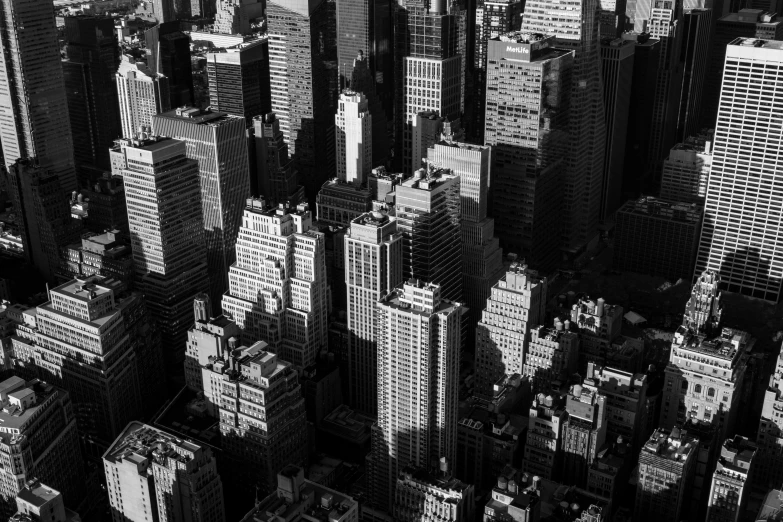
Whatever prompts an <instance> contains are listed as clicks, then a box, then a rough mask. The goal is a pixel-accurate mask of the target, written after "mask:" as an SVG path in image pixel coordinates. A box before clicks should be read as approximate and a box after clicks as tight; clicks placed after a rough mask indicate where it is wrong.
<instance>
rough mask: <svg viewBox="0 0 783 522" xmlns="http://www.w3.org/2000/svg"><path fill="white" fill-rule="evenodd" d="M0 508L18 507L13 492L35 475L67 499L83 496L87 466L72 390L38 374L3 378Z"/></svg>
mask: <svg viewBox="0 0 783 522" xmlns="http://www.w3.org/2000/svg"><path fill="white" fill-rule="evenodd" d="M0 403H2V406H3V408H2V411H0V419H1V420H2V423H3V431H2V432H0V450H2V451H3V453H5V454H6V455H9V457H10V455H14V457H15V458H6V459H3V463H2V465H0V476H2V477H3V481H2V483H0V513H1V514H2V516H4V517H8V516H11V515H12V514H14V513H15V512H16V501H15V497H16V495H17V493H19V491H20V490H21V489H22V488H23V487H24V486H25V482H26V481H28V480H31V479H36V478H37V479H39V480H43V481H45V482H46V483H47V484H51V485H52V487H54V488H56V489H57V490H58V491H60V492H62V494H63V496H64V497H65V499H66V500H67V501H68V503H72V504H78V503H79V502H81V500H82V499H83V498H84V478H85V477H84V467H83V462H82V455H81V452H80V451H79V436H78V435H77V433H76V421H75V419H74V417H73V410H72V409H71V408H72V406H71V399H70V397H69V396H68V393H66V392H65V391H63V390H61V389H59V388H55V387H54V386H52V385H51V384H47V383H45V382H41V381H39V380H38V379H33V380H31V381H25V380H24V379H21V378H19V377H9V378H8V379H6V380H4V381H2V382H0Z"/></svg>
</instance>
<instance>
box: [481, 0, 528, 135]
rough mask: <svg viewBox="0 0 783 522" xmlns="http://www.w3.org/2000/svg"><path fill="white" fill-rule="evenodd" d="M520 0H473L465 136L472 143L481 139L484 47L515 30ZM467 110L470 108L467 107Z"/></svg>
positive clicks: (484, 97) (520, 10)
mask: <svg viewBox="0 0 783 522" xmlns="http://www.w3.org/2000/svg"><path fill="white" fill-rule="evenodd" d="M524 6H525V3H524V2H522V1H521V0H478V1H477V2H476V27H475V29H476V34H475V37H474V42H473V45H474V48H473V63H472V64H471V65H472V69H473V93H472V98H473V106H472V111H473V118H471V121H470V123H469V124H468V127H469V128H468V136H469V138H470V140H471V142H473V143H484V115H485V107H486V105H485V101H486V97H487V96H486V86H487V65H488V64H487V52H488V51H487V49H488V46H489V43H488V42H489V40H491V39H493V38H497V37H498V36H500V35H501V34H506V33H509V32H512V31H514V30H516V29H517V28H518V27H519V24H520V22H521V15H522V9H523V8H524ZM468 110H471V108H468Z"/></svg>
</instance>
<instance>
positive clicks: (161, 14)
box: [152, 0, 177, 24]
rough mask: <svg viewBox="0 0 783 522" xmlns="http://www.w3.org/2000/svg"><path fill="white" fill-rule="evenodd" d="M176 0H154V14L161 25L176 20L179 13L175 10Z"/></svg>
mask: <svg viewBox="0 0 783 522" xmlns="http://www.w3.org/2000/svg"><path fill="white" fill-rule="evenodd" d="M175 1H176V0H152V13H153V14H154V15H155V20H157V21H158V23H159V24H162V23H166V22H171V21H174V20H176V18H177V13H176V11H175V9H174V2H175Z"/></svg>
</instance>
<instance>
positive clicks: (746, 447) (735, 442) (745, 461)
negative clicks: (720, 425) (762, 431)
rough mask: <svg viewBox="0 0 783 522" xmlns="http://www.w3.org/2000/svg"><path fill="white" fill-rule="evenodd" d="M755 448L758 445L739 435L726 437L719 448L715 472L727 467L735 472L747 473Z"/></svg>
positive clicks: (756, 448)
mask: <svg viewBox="0 0 783 522" xmlns="http://www.w3.org/2000/svg"><path fill="white" fill-rule="evenodd" d="M757 450H758V446H756V444H754V443H753V442H750V441H749V440H748V439H746V438H745V437H742V436H740V435H735V436H734V437H733V438H730V439H726V440H725V441H724V442H723V446H722V447H721V449H720V460H718V469H717V472H720V471H721V470H722V469H728V470H730V471H732V472H735V473H737V472H739V473H745V474H747V473H748V471H749V470H750V463H751V461H752V460H753V457H754V456H755V455H756V451H757Z"/></svg>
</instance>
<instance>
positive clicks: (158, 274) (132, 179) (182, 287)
mask: <svg viewBox="0 0 783 522" xmlns="http://www.w3.org/2000/svg"><path fill="white" fill-rule="evenodd" d="M120 152H121V154H122V155H124V158H125V167H124V169H123V170H122V172H123V180H124V183H125V190H126V198H125V201H126V204H127V206H128V223H129V226H130V236H131V246H132V248H133V261H134V265H135V268H136V288H137V289H138V290H140V291H141V292H143V293H144V295H145V296H146V298H147V304H148V306H149V308H150V311H151V312H152V316H153V317H154V318H155V320H156V322H157V324H158V328H159V329H160V332H161V336H162V342H163V346H165V352H164V355H165V356H166V364H167V367H168V368H167V373H169V374H170V375H172V374H173V375H181V372H182V368H183V361H184V356H185V341H186V339H187V331H188V328H189V327H190V326H191V325H192V324H193V323H192V315H191V310H192V308H191V306H192V303H193V298H194V297H195V296H196V294H199V293H201V292H206V291H207V290H208V289H209V279H208V272H207V259H206V253H205V252H204V223H203V219H202V211H201V191H200V188H199V165H198V162H197V161H196V160H192V159H188V157H187V144H186V143H185V142H184V141H179V140H174V139H166V138H157V137H153V138H149V139H146V140H128V141H127V142H125V143H124V145H122V146H121V149H120Z"/></svg>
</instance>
